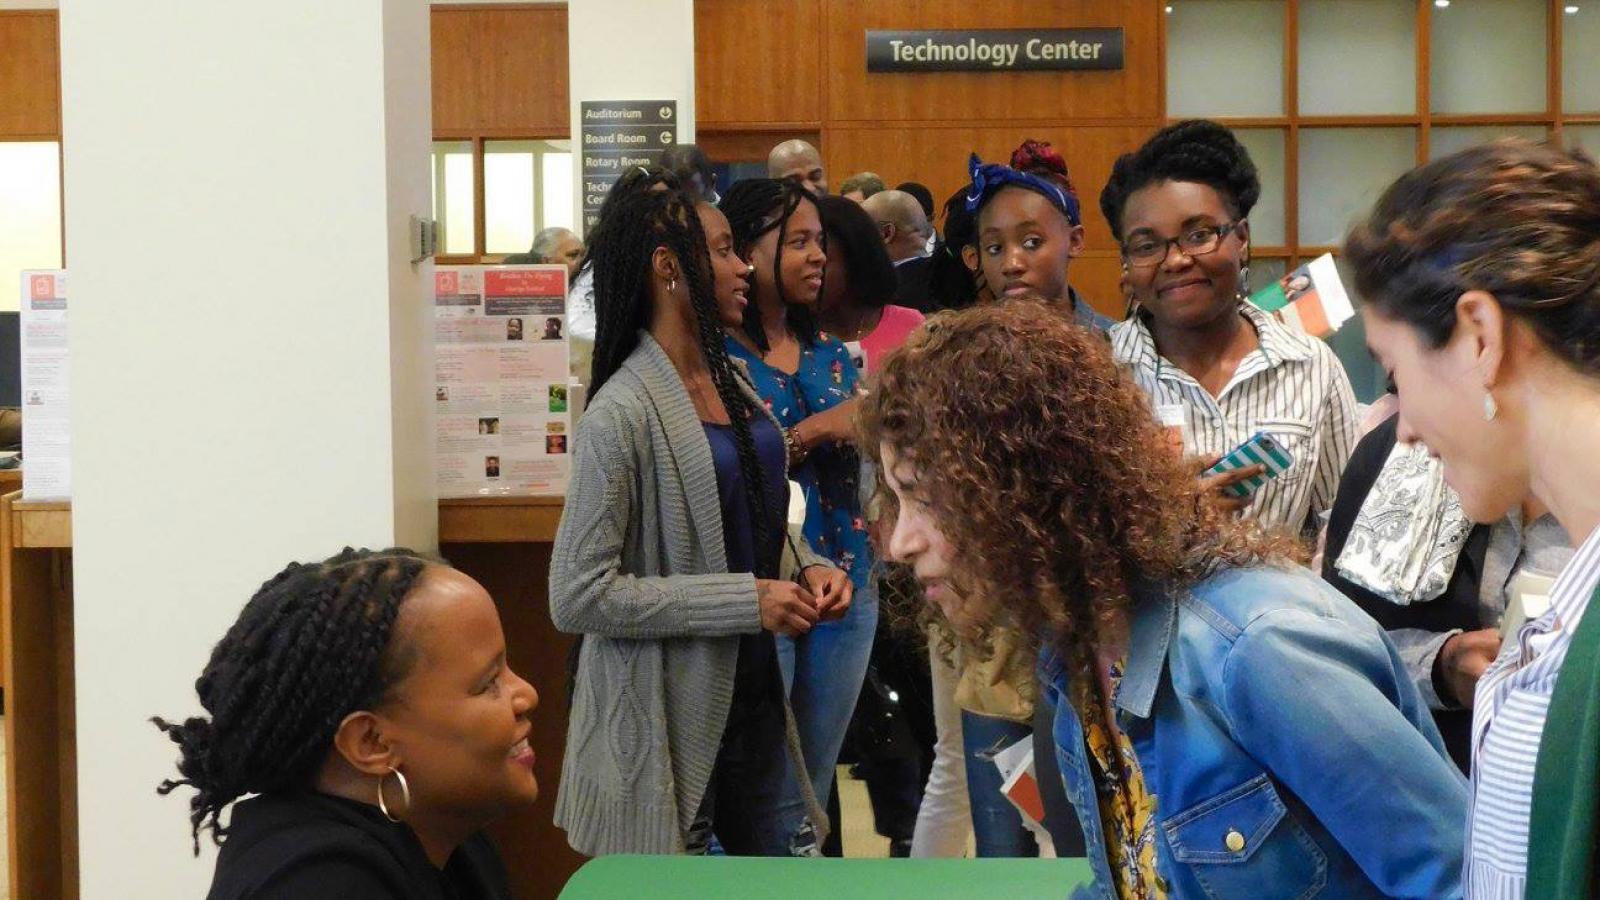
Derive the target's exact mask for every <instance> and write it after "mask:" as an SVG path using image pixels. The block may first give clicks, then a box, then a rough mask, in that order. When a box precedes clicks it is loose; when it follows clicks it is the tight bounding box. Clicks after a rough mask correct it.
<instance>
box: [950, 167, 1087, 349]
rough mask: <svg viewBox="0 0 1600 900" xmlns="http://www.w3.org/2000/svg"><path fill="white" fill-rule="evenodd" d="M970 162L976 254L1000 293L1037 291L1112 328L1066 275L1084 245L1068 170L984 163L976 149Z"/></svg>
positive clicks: (1006, 295) (1026, 294)
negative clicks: (1020, 167) (975, 223)
mask: <svg viewBox="0 0 1600 900" xmlns="http://www.w3.org/2000/svg"><path fill="white" fill-rule="evenodd" d="M1025 146H1026V145H1025ZM1057 158H1059V157H1057ZM968 167H969V170H970V172H971V174H972V185H971V187H970V188H969V189H968V191H967V209H968V210H969V211H970V212H971V213H972V214H973V216H974V217H976V219H977V230H978V259H979V261H980V263H981V265H982V267H983V278H984V282H985V283H986V284H988V286H989V288H990V290H992V291H993V292H994V295H995V297H996V298H997V299H1000V300H1006V299H1015V298H1018V297H1037V298H1039V299H1042V300H1045V301H1047V302H1050V303H1057V304H1061V305H1063V306H1067V307H1069V308H1071V309H1072V310H1073V314H1074V316H1075V317H1076V318H1077V319H1078V321H1079V323H1080V324H1082V325H1086V326H1088V327H1090V328H1094V329H1097V330H1100V331H1104V330H1105V329H1107V328H1110V327H1111V322H1110V320H1108V319H1106V318H1105V317H1104V316H1102V315H1100V314H1099V313H1097V312H1095V311H1094V309H1093V308H1092V307H1090V306H1089V304H1088V303H1087V302H1085V301H1084V300H1083V299H1082V298H1080V297H1079V296H1078V294H1077V292H1076V291H1074V290H1073V289H1072V287H1071V286H1070V285H1069V284H1068V283H1067V269H1068V267H1069V266H1070V265H1071V263H1072V260H1073V259H1074V258H1076V257H1077V256H1079V255H1081V254H1082V253H1083V219H1082V217H1081V214H1080V210H1079V206H1078V198H1077V196H1076V194H1074V193H1073V191H1072V183H1071V182H1070V181H1068V180H1067V178H1066V175H1065V173H1064V171H1059V172H1058V171H1055V170H1053V169H1038V168H1035V167H1030V168H1029V169H1027V170H1024V169H1015V168H1012V167H1010V166H1002V165H996V164H993V163H990V164H985V163H983V162H982V161H981V160H979V159H978V156H977V154H973V155H972V159H971V160H970V162H969V163H968ZM1062 169H1063V170H1064V169H1065V166H1062Z"/></svg>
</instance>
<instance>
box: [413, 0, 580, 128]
mask: <svg viewBox="0 0 1600 900" xmlns="http://www.w3.org/2000/svg"><path fill="white" fill-rule="evenodd" d="M432 17H433V18H432V25H433V28H432V30H433V133H434V135H435V136H436V137H440V138H450V137H472V136H482V137H507V138H510V137H541V138H564V137H567V136H568V133H569V132H570V131H571V121H570V118H569V113H568V103H569V101H568V90H569V89H568V74H567V9H566V7H565V6H548V5H539V6H481V7H480V6H457V7H435V8H434V10H433V13H432Z"/></svg>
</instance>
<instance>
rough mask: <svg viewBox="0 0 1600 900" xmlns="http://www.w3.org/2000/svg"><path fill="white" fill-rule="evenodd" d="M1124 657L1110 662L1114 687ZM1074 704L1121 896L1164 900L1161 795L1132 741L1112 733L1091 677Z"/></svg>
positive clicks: (1079, 686) (1079, 687)
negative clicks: (1148, 781)
mask: <svg viewBox="0 0 1600 900" xmlns="http://www.w3.org/2000/svg"><path fill="white" fill-rule="evenodd" d="M1123 665H1124V663H1123V662H1117V663H1115V664H1114V665H1112V667H1111V690H1112V693H1113V695H1115V693H1116V690H1117V688H1118V687H1120V686H1121V684H1122V670H1123ZM1075 687H1076V690H1075V696H1074V698H1073V706H1074V707H1076V708H1077V711H1078V717H1079V719H1080V720H1082V722H1083V740H1084V743H1085V744H1086V745H1087V746H1088V748H1089V757H1090V759H1091V760H1093V762H1094V766H1093V769H1094V786H1095V791H1096V793H1097V794H1098V795H1099V796H1098V797H1097V798H1096V799H1097V802H1098V803H1099V806H1100V822H1101V826H1102V827H1103V828H1104V830H1105V839H1106V860H1107V862H1109V863H1110V865H1111V879H1112V881H1113V882H1114V883H1115V885H1116V890H1117V896H1118V897H1120V898H1122V900H1160V898H1164V897H1166V896H1167V895H1168V893H1169V892H1170V887H1169V885H1168V884H1167V881H1166V879H1164V878H1162V877H1161V873H1160V871H1158V869H1157V867H1156V798H1155V797H1154V796H1152V795H1151V794H1150V792H1149V790H1147V789H1146V788H1145V783H1144V773H1143V771H1141V770H1140V768H1139V758H1138V757H1137V756H1135V755H1134V752H1133V742H1132V741H1130V740H1128V736H1127V735H1126V734H1122V733H1121V732H1118V733H1117V735H1116V737H1114V738H1113V737H1112V733H1111V729H1110V728H1109V727H1108V726H1107V724H1106V714H1105V707H1104V706H1103V705H1102V704H1101V703H1100V698H1099V695H1098V692H1097V691H1096V690H1095V689H1094V687H1093V682H1092V680H1091V679H1080V680H1079V681H1078V682H1077V684H1076V686H1075Z"/></svg>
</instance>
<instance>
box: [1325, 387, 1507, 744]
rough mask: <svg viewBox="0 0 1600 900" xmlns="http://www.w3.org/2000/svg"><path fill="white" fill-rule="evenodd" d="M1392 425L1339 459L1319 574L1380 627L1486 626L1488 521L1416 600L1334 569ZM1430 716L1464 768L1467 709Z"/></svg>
mask: <svg viewBox="0 0 1600 900" xmlns="http://www.w3.org/2000/svg"><path fill="white" fill-rule="evenodd" d="M1398 427H1399V417H1398V416H1390V417H1389V418H1388V419H1387V420H1385V421H1384V423H1383V424H1382V425H1379V426H1378V427H1377V428H1374V429H1373V430H1372V432H1371V433H1370V434H1368V435H1367V436H1366V437H1364V438H1362V439H1361V442H1360V443H1358V444H1356V449H1355V451H1354V452H1353V453H1352V454H1351V455H1350V462H1349V463H1347V464H1346V465H1345V468H1344V475H1343V477H1341V478H1340V479H1339V493H1338V496H1336V497H1335V498H1334V501H1333V510H1332V511H1331V512H1330V513H1329V514H1328V545H1327V549H1326V551H1325V552H1324V553H1323V556H1322V577H1323V579H1324V580H1325V581H1327V582H1328V583H1329V584H1331V585H1333V586H1334V587H1336V588H1338V589H1339V591H1340V592H1341V593H1343V594H1344V595H1345V596H1346V597H1349V598H1350V599H1351V600H1354V601H1355V602H1356V605H1357V606H1360V607H1361V608H1362V609H1363V610H1365V611H1366V613H1367V615H1369V616H1371V617H1372V618H1374V619H1376V620H1377V622H1378V624H1379V625H1380V626H1382V627H1383V628H1384V629H1385V630H1389V629H1395V628H1420V629H1423V630H1426V631H1437V632H1440V633H1443V632H1446V631H1450V630H1452V629H1456V628H1459V629H1461V630H1463V631H1473V630H1475V629H1478V628H1486V627H1489V626H1490V625H1493V624H1494V623H1492V622H1481V621H1479V619H1480V618H1481V616H1480V613H1479V607H1478V586H1479V582H1480V581H1481V580H1482V577H1483V560H1484V557H1485V556H1486V555H1488V552H1489V532H1490V529H1489V528H1488V526H1485V525H1479V526H1477V527H1476V528H1474V529H1472V533H1471V534H1469V535H1467V543H1466V545H1465V546H1463V547H1462V548H1461V556H1460V558H1459V559H1457V561H1456V570H1455V573H1454V574H1453V575H1451V576H1450V583H1449V584H1448V585H1446V586H1445V589H1444V595H1443V596H1440V597H1436V598H1434V599H1432V600H1427V601H1424V602H1422V603H1412V604H1410V605H1407V606H1402V605H1400V604H1398V603H1395V602H1393V601H1390V600H1385V599H1384V598H1382V597H1380V596H1378V595H1377V594H1374V593H1373V592H1371V591H1369V590H1367V589H1366V588H1363V587H1360V586H1358V585H1356V584H1354V583H1352V582H1350V581H1348V580H1346V579H1345V578H1344V577H1343V576H1342V575H1340V574H1339V573H1338V572H1337V571H1336V570H1335V569H1334V563H1335V562H1337V561H1338V559H1339V554H1341V553H1343V552H1344V545H1345V541H1347V540H1348V539H1349V538H1350V528H1351V526H1353V525H1354V524H1355V521H1356V514H1357V513H1359V512H1360V511H1361V504H1363V503H1365V502H1366V500H1367V494H1368V493H1370V492H1371V491H1372V486H1373V484H1374V483H1376V482H1377V480H1378V473H1379V472H1381V471H1383V464H1384V463H1385V462H1386V461H1388V459H1389V453H1390V451H1392V450H1393V449H1394V445H1395V441H1396V434H1397V429H1398ZM1434 676H1435V677H1434V682H1433V686H1434V690H1435V692H1437V693H1438V694H1439V696H1440V698H1442V699H1446V700H1447V695H1446V694H1445V693H1444V691H1443V688H1444V685H1443V684H1441V683H1440V681H1439V678H1438V671H1437V670H1435V671H1434ZM1447 702H1448V700H1447ZM1433 720H1434V722H1435V723H1437V724H1438V726H1439V732H1440V734H1441V735H1443V737H1444V745H1445V748H1446V749H1447V750H1449V751H1450V757H1451V759H1454V760H1455V762H1456V765H1457V766H1459V767H1460V768H1461V771H1463V772H1470V771H1471V765H1472V711H1471V710H1466V709H1436V710H1434V711H1433Z"/></svg>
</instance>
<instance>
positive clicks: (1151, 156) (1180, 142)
mask: <svg viewBox="0 0 1600 900" xmlns="http://www.w3.org/2000/svg"><path fill="white" fill-rule="evenodd" d="M1162 181H1189V182H1194V183H1196V184H1204V185H1208V186H1210V187H1212V188H1214V189H1215V190H1216V192H1217V193H1219V194H1221V195H1222V199H1223V201H1224V202H1225V203H1227V204H1228V206H1229V207H1230V208H1231V210H1232V212H1233V214H1234V215H1235V216H1236V217H1237V218H1240V219H1243V218H1245V217H1246V216H1248V215H1250V210H1251V209H1252V208H1254V207H1255V205H1256V200H1257V199H1259V198H1260V197H1261V179H1260V178H1259V177H1257V175H1256V165H1255V163H1253V162H1251V161H1250V154H1249V152H1248V151H1246V150H1245V149H1244V145H1243V144H1241V143H1239V139H1238V138H1236V137H1234V136H1233V132H1231V131H1229V130H1228V129H1227V128H1225V127H1223V126H1221V125H1218V124H1217V123H1216V122H1212V121H1210V120H1208V119H1189V120H1187V121H1183V122H1179V123H1177V124H1175V125H1168V126H1167V127H1166V128H1163V129H1161V130H1160V131H1158V132H1156V133H1155V136H1153V137H1151V138H1150V140H1148V141H1145V142H1144V146H1142V147H1140V148H1139V149H1138V150H1135V151H1134V152H1132V153H1124V154H1122V156H1120V157H1118V158H1117V163H1116V165H1115V166H1113V167H1112V169H1111V178H1110V179H1109V180H1107V181H1106V186H1105V190H1102V191H1101V192H1100V211H1101V212H1102V213H1104V214H1105V217H1106V222H1107V223H1108V224H1109V225H1110V226H1111V233H1112V235H1114V236H1115V237H1116V239H1117V240H1119V241H1120V240H1122V210H1123V207H1125V206H1126V205H1127V203H1128V198H1129V197H1130V196H1132V195H1133V193H1134V192H1135V191H1137V190H1139V189H1141V188H1144V187H1147V186H1149V185H1151V184H1155V183H1157V182H1162Z"/></svg>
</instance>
